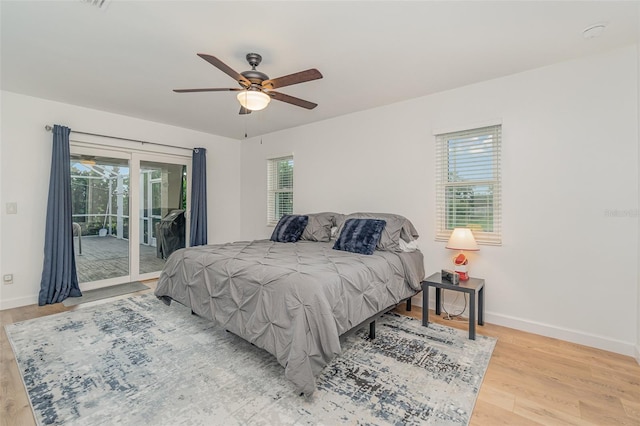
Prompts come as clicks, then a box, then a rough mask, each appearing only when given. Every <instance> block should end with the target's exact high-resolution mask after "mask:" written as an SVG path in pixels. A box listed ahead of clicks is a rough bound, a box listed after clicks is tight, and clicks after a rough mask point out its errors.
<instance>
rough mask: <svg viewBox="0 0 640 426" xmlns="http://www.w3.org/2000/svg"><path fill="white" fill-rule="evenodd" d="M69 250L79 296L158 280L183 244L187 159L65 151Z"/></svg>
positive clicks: (185, 238)
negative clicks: (71, 243)
mask: <svg viewBox="0 0 640 426" xmlns="http://www.w3.org/2000/svg"><path fill="white" fill-rule="evenodd" d="M71 153H72V154H71V164H70V167H71V180H72V183H71V185H72V211H73V222H74V225H73V229H74V246H75V251H76V266H77V269H78V280H79V282H80V284H81V288H82V289H84V290H87V289H90V288H97V287H102V286H106V285H112V284H117V283H122V282H129V281H135V280H141V279H151V278H156V277H158V276H159V274H160V271H161V270H162V267H163V266H164V263H165V261H166V259H167V257H168V256H169V255H170V254H171V253H173V251H175V250H177V249H178V248H182V247H185V246H186V245H187V244H188V235H189V233H188V220H187V219H188V212H189V210H188V205H189V204H188V193H189V189H190V182H189V180H188V171H189V169H190V166H191V164H190V163H191V160H190V158H188V157H180V156H167V155H160V154H147V153H136V152H126V151H116V150H114V151H108V150H103V149H100V150H96V149H95V148H88V147H84V146H75V145H73V144H72V147H71Z"/></svg>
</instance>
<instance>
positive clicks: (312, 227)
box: [300, 212, 344, 242]
mask: <svg viewBox="0 0 640 426" xmlns="http://www.w3.org/2000/svg"><path fill="white" fill-rule="evenodd" d="M306 216H308V217H309V222H308V223H307V226H306V227H305V228H304V231H303V232H302V236H301V237H300V239H301V240H305V241H319V242H327V241H329V240H331V228H332V227H334V226H337V223H336V220H337V219H338V218H341V217H343V216H344V215H342V214H340V213H333V212H323V213H311V214H307V215H306Z"/></svg>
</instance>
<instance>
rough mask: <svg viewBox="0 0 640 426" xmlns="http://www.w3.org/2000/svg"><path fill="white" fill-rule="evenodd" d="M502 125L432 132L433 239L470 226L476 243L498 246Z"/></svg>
mask: <svg viewBox="0 0 640 426" xmlns="http://www.w3.org/2000/svg"><path fill="white" fill-rule="evenodd" d="M501 134H502V126H501V125H497V126H489V127H483V128H479V129H471V130H465V131H460V132H452V133H445V134H439V135H436V207H437V212H436V220H437V225H436V226H437V229H436V240H444V241H446V240H447V239H448V238H449V236H450V234H451V231H452V230H453V228H471V230H472V231H473V234H474V236H475V238H476V240H477V241H478V243H480V244H493V245H500V244H501V243H502V236H501V201H500V200H501V197H500V145H501V140H502V136H501Z"/></svg>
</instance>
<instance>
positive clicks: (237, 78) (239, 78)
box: [198, 53, 251, 88]
mask: <svg viewBox="0 0 640 426" xmlns="http://www.w3.org/2000/svg"><path fill="white" fill-rule="evenodd" d="M198 56H200V57H201V58H202V59H204V60H205V61H207V62H209V63H210V64H211V65H213V66H214V67H216V68H218V69H219V70H220V71H222V72H223V73H225V74H227V75H228V76H230V77H231V78H233V79H234V80H235V81H237V82H238V83H240V85H241V86H242V87H244V88H247V87H249V86H251V82H250V81H249V80H247V78H246V77H245V76H243V75H242V74H240V73H239V72H237V71H235V70H234V69H233V68H231V67H230V66H229V65H227V64H225V63H224V62H222V61H221V60H220V59H218V58H216V57H215V56H211V55H207V54H206V53H198Z"/></svg>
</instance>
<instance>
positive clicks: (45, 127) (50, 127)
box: [44, 124, 195, 151]
mask: <svg viewBox="0 0 640 426" xmlns="http://www.w3.org/2000/svg"><path fill="white" fill-rule="evenodd" d="M44 129H45V130H46V131H47V132H50V131H52V130H53V127H52V126H50V125H48V124H47V125H46V126H44ZM71 132H72V133H77V134H80V135H89V136H99V137H103V138H111V139H118V140H121V141H129V142H138V143H141V144H143V145H144V144H147V145H157V146H164V147H168V148H177V149H186V150H188V151H193V150H194V149H195V148H185V147H184V146H175V145H169V144H165V143H158V142H147V141H141V140H139V139H130V138H121V137H119V136H109V135H101V134H99V133H89V132H80V131H78V130H71Z"/></svg>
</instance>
